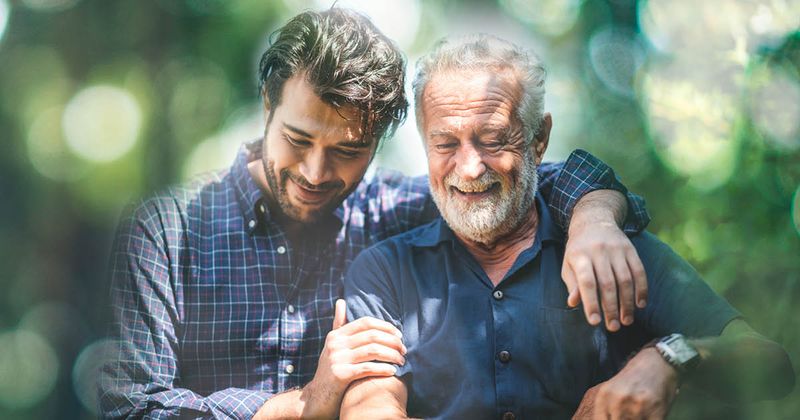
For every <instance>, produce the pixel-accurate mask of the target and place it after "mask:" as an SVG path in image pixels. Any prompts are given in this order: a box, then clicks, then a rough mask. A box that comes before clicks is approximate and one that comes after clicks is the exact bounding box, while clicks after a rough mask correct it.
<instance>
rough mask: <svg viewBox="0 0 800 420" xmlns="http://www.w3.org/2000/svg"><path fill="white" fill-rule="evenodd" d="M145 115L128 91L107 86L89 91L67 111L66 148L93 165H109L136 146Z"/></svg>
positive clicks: (81, 93) (81, 94)
mask: <svg viewBox="0 0 800 420" xmlns="http://www.w3.org/2000/svg"><path fill="white" fill-rule="evenodd" d="M141 125H142V113H141V109H140V107H139V104H138V103H137V102H136V99H135V98H134V97H133V95H131V94H130V93H129V92H128V91H126V90H123V89H120V88H117V87H113V86H107V85H97V86H92V87H88V88H86V89H84V90H82V91H80V92H78V94H76V95H75V96H74V97H73V98H72V99H71V100H70V101H69V103H68V104H67V107H66V109H65V110H64V116H63V120H62V127H63V130H64V137H65V139H66V142H67V145H68V146H69V147H70V149H71V150H72V151H73V152H75V154H77V155H78V156H80V157H82V158H84V159H86V160H89V161H92V162H110V161H113V160H115V159H118V158H119V157H121V156H122V155H124V154H125V153H127V152H128V151H129V150H130V149H131V148H132V147H133V145H134V144H135V143H136V139H137V138H138V136H139V129H140V128H141Z"/></svg>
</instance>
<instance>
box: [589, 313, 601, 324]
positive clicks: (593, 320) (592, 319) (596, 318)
mask: <svg viewBox="0 0 800 420" xmlns="http://www.w3.org/2000/svg"><path fill="white" fill-rule="evenodd" d="M589 323H590V324H592V325H597V324H599V323H600V314H596V313H594V314H591V315H589Z"/></svg>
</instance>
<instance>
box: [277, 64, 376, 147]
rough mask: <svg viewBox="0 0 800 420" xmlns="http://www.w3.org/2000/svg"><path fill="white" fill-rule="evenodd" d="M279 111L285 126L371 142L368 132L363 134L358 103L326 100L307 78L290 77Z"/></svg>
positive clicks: (314, 134)
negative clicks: (333, 102) (336, 103)
mask: <svg viewBox="0 0 800 420" xmlns="http://www.w3.org/2000/svg"><path fill="white" fill-rule="evenodd" d="M277 111H278V112H279V113H280V120H281V121H280V123H281V124H282V127H283V128H284V129H286V130H290V131H292V132H294V133H295V134H298V135H302V136H304V137H309V138H317V137H335V138H337V140H341V141H348V142H353V141H365V142H367V143H371V139H370V138H369V136H364V135H363V133H364V123H363V122H364V121H363V113H362V112H361V111H360V110H359V109H358V108H357V107H355V106H353V105H350V104H342V105H334V104H332V103H330V102H328V101H325V100H323V99H322V98H321V97H320V96H319V95H317V93H316V92H314V89H313V88H312V87H311V85H310V84H309V83H308V82H307V81H306V80H305V79H304V78H299V77H293V78H291V79H289V80H288V81H287V83H286V87H285V89H284V97H283V98H282V100H281V103H280V105H278V110H277ZM365 137H366V138H365Z"/></svg>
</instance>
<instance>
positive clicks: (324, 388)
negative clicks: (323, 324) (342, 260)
mask: <svg viewBox="0 0 800 420" xmlns="http://www.w3.org/2000/svg"><path fill="white" fill-rule="evenodd" d="M345 318H346V306H345V301H344V300H342V299H339V300H337V301H336V309H335V315H334V319H333V330H332V331H331V332H329V333H328V336H327V337H326V339H325V347H324V348H323V349H322V353H321V354H320V356H319V365H318V366H317V372H316V373H315V374H314V379H312V380H311V382H309V383H308V385H306V386H305V387H304V388H303V394H304V398H307V399H306V405H305V406H306V410H304V416H303V417H309V418H336V417H337V416H338V415H339V406H340V404H341V403H342V396H343V395H344V392H345V390H347V387H348V386H349V385H350V383H351V382H353V381H356V380H358V379H361V378H366V377H373V376H392V375H394V373H395V371H396V368H395V367H394V366H392V365H391V364H389V363H393V364H396V365H402V364H404V363H405V357H404V356H405V354H406V348H405V346H404V345H403V342H402V334H401V333H400V331H399V330H398V329H397V328H395V326H394V325H392V324H390V323H388V322H386V321H381V320H378V319H375V318H361V319H358V320H356V321H353V322H351V323H349V324H347V323H346V319H345ZM380 362H386V363H380Z"/></svg>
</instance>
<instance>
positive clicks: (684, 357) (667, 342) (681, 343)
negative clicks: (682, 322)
mask: <svg viewBox="0 0 800 420" xmlns="http://www.w3.org/2000/svg"><path fill="white" fill-rule="evenodd" d="M656 349H658V351H659V353H661V356H662V357H664V360H666V361H667V363H669V364H670V365H672V366H674V367H675V368H677V369H679V370H686V369H689V368H692V367H694V365H695V364H696V363H697V362H699V361H700V354H699V353H697V350H695V348H694V347H692V345H691V344H689V342H688V341H686V338H684V337H683V336H682V335H680V334H672V335H670V336H668V337H664V338H663V339H661V341H659V342H658V344H656Z"/></svg>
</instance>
